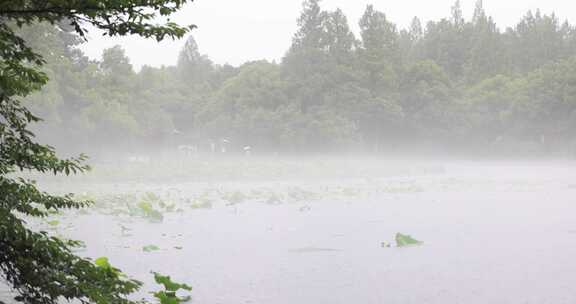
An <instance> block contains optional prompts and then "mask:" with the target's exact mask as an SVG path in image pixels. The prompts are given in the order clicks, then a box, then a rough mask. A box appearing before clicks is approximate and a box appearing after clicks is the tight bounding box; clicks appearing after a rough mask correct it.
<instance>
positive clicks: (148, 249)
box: [142, 245, 160, 252]
mask: <svg viewBox="0 0 576 304" xmlns="http://www.w3.org/2000/svg"><path fill="white" fill-rule="evenodd" d="M142 250H143V251H144V252H152V251H158V250H160V247H158V246H156V245H146V246H144V247H142Z"/></svg>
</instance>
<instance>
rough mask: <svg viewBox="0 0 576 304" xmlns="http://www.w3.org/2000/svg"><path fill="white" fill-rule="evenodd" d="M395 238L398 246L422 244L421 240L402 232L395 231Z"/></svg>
mask: <svg viewBox="0 0 576 304" xmlns="http://www.w3.org/2000/svg"><path fill="white" fill-rule="evenodd" d="M395 240H396V246H398V247H406V246H415V245H421V244H422V242H420V241H418V240H416V239H414V238H413V237H411V236H409V235H407V234H402V233H396V236H395Z"/></svg>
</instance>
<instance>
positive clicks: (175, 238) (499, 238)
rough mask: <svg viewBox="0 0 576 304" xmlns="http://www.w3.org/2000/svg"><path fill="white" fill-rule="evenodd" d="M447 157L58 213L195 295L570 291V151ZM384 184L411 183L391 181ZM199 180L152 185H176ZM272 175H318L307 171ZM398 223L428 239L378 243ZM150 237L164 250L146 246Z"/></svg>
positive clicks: (462, 297) (80, 231)
mask: <svg viewBox="0 0 576 304" xmlns="http://www.w3.org/2000/svg"><path fill="white" fill-rule="evenodd" d="M443 168H444V170H443V171H442V172H439V173H436V174H426V175H410V176H400V177H386V178H381V179H374V178H371V179H365V180H350V181H345V180H340V181H329V182H323V181H318V186H317V187H324V188H326V189H328V188H330V187H332V188H337V187H346V185H354V187H357V188H359V189H362V191H360V192H361V193H362V194H361V195H357V196H354V195H351V196H344V197H338V199H333V200H332V199H330V197H329V196H327V197H325V198H323V199H317V200H312V201H309V200H300V201H298V202H292V203H286V204H269V203H262V202H250V201H247V202H243V203H240V204H234V205H225V204H222V205H215V206H213V208H211V209H202V210H186V211H185V212H178V213H169V214H166V215H165V217H164V220H163V222H162V223H151V222H149V221H146V220H143V219H141V218H133V217H122V216H109V215H102V214H90V215H85V216H77V217H68V218H65V219H63V220H62V221H63V222H66V223H67V224H68V225H70V226H69V227H73V228H72V229H63V231H61V233H62V234H64V235H66V236H69V237H72V238H77V239H82V240H85V241H86V243H87V248H86V250H85V251H83V252H81V254H82V255H86V256H90V257H93V258H95V257H100V256H107V257H109V259H110V261H111V262H112V264H113V265H115V266H117V267H119V268H121V269H122V270H123V271H125V272H126V273H128V274H129V275H130V276H132V277H135V278H138V279H141V280H144V281H145V282H146V286H145V288H144V290H154V289H155V288H156V287H155V286H154V285H153V284H151V275H150V271H158V272H161V273H163V274H169V275H172V277H173V278H174V279H175V280H176V281H181V282H186V283H189V284H190V285H192V286H193V287H194V290H193V292H192V296H193V303H210V304H228V303H230V304H232V303H234V304H237V303H254V304H260V303H275V304H293V303H298V304H307V303H310V304H312V303H314V304H318V303H332V304H334V303H343V304H344V303H346V304H349V303H363V304H376V303H378V304H380V303H403V304H405V303H417V304H423V303H434V304H440V303H442V304H445V303H466V304H476V303H477V304H485V303H534V304H543V303H552V304H561V303H570V304H572V303H576V287H575V285H574V282H576V164H575V163H568V162H562V163H561V162H549V163H545V162H539V163H513V164H510V163H451V164H444V165H443ZM290 183H291V184H290ZM264 184H265V183H262V184H258V183H254V182H252V183H247V184H241V183H234V184H233V183H229V184H226V183H223V184H218V185H214V184H211V186H215V187H221V188H226V187H229V188H234V189H249V188H254V187H262V186H263V185H264ZM390 184H394V185H410V187H404V188H400V190H398V191H391V190H390V189H395V188H390V187H388V188H386V185H390ZM201 186H205V185H198V184H192V183H188V184H187V183H181V184H170V185H162V184H157V185H147V187H151V188H155V189H164V190H165V191H177V192H178V193H180V194H179V195H181V196H186V195H190V196H192V195H193V194H192V193H193V192H194V191H196V190H194V191H192V190H191V189H197V188H198V187H201ZM265 186H266V187H287V186H301V187H316V185H314V182H311V181H305V182H296V181H292V182H289V183H280V182H277V183H276V184H275V183H271V184H267V185H265ZM378 189H385V190H384V191H378ZM122 226H124V231H123V230H122V228H121V227H122ZM397 232H401V233H405V234H410V235H412V236H413V237H415V238H416V239H418V240H420V241H423V242H424V243H423V245H421V246H415V247H407V248H394V247H393V248H383V247H382V246H381V244H382V242H392V243H393V240H394V235H395V234H396V233H397ZM152 244H153V245H156V246H158V247H159V248H160V250H158V251H154V252H144V251H143V250H142V247H143V246H146V245H152ZM141 296H146V293H143V294H142V295H141Z"/></svg>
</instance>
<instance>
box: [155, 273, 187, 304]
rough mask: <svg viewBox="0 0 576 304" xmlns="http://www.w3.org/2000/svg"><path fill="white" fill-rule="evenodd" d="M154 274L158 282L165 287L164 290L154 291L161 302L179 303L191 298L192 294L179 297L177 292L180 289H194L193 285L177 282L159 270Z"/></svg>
mask: <svg viewBox="0 0 576 304" xmlns="http://www.w3.org/2000/svg"><path fill="white" fill-rule="evenodd" d="M153 274H154V280H155V281H156V283H157V284H160V285H162V286H163V287H164V290H161V291H157V292H155V293H153V294H154V297H155V298H156V299H158V300H159V301H160V304H179V303H183V302H187V301H189V300H190V299H191V297H190V296H186V297H179V296H178V295H177V293H178V291H179V290H185V291H192V287H190V286H188V285H186V284H182V283H176V282H174V281H172V279H171V278H170V277H169V276H164V275H161V274H159V273H157V272H153Z"/></svg>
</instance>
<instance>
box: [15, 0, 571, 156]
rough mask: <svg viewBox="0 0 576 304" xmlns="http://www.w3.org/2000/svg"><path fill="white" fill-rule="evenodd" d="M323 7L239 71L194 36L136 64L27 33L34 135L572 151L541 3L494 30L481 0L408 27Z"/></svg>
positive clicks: (561, 33) (564, 60)
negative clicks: (268, 57) (38, 54)
mask: <svg viewBox="0 0 576 304" xmlns="http://www.w3.org/2000/svg"><path fill="white" fill-rule="evenodd" d="M319 2H320V0H306V1H305V2H304V4H303V10H302V13H301V16H300V17H299V19H298V21H297V22H298V30H297V32H296V33H295V35H294V37H293V40H292V45H291V47H290V48H289V50H287V52H286V54H285V56H284V58H283V59H282V61H281V62H279V63H276V62H267V61H255V62H249V63H246V64H244V65H242V66H240V67H232V66H229V65H217V64H214V63H213V62H211V61H210V59H209V58H208V57H206V56H205V55H202V54H201V53H200V52H199V50H198V46H197V44H196V42H195V40H194V38H192V37H189V38H188V41H187V43H186V45H185V46H184V48H183V49H182V51H181V53H180V56H179V58H178V63H177V65H176V66H170V67H162V68H153V67H148V66H145V67H143V68H142V69H141V70H140V71H139V72H135V71H134V69H133V67H132V66H131V64H130V62H129V60H128V58H127V57H126V54H125V53H124V51H123V50H122V49H121V48H120V47H114V48H111V49H107V50H106V51H105V52H104V54H103V56H102V58H101V60H98V61H92V60H88V59H87V58H86V57H85V56H84V55H83V54H82V53H81V52H80V51H79V50H78V49H77V46H78V44H79V43H80V42H81V40H80V39H79V38H78V37H77V36H75V35H74V34H72V32H73V31H72V30H70V29H66V28H65V27H55V26H51V25H36V26H34V27H29V28H27V29H24V30H22V31H23V33H22V35H23V36H24V37H26V38H27V39H28V40H29V41H30V42H31V43H32V44H33V45H34V46H35V47H37V48H38V49H41V50H43V54H45V57H46V58H47V61H48V65H47V67H46V71H47V73H48V75H49V76H50V78H51V79H52V81H51V82H50V83H49V84H48V86H46V87H45V88H44V90H43V91H42V92H41V93H38V94H36V95H35V96H32V97H30V98H28V104H29V106H30V107H32V109H33V111H34V112H35V113H36V114H38V115H39V116H40V117H43V118H45V119H46V122H45V123H43V124H41V125H38V128H37V132H38V133H39V135H40V136H41V137H42V138H43V139H44V140H46V141H48V142H50V143H52V144H54V145H56V146H59V147H66V148H68V149H69V151H71V152H79V151H80V152H90V153H91V154H93V155H98V154H99V153H100V152H101V151H110V150H113V149H114V148H118V149H122V150H128V151H137V150H139V149H142V148H144V147H146V148H150V147H158V148H159V149H161V148H162V149H163V148H168V149H171V148H174V147H176V146H178V145H197V146H200V147H208V145H209V144H210V143H211V142H217V141H219V140H221V139H223V138H226V139H228V140H229V141H230V142H231V145H232V146H237V147H241V146H251V147H253V149H254V151H256V152H261V153H270V152H280V151H284V152H287V153H302V152H311V151H320V152H323V151H337V150H362V151H372V152H379V153H392V152H403V151H410V150H412V151H413V150H415V148H418V151H433V150H437V151H455V150H467V151H463V152H471V151H480V152H482V153H496V152H498V153H500V152H509V153H524V152H526V153H541V154H558V153H564V154H565V153H572V152H571V151H573V143H574V142H575V141H576V131H575V130H576V129H575V128H574V127H576V56H575V55H576V27H574V26H572V25H571V24H569V23H567V22H564V23H562V22H561V21H560V20H559V19H558V17H557V16H555V15H553V14H552V15H544V14H542V13H541V12H539V11H536V12H528V13H527V14H526V15H525V16H524V17H523V18H522V20H520V21H519V22H518V23H517V24H516V26H514V27H510V28H507V29H505V30H502V29H500V28H499V27H498V26H497V25H496V24H495V22H494V20H493V19H492V18H491V17H489V16H487V15H486V13H485V11H484V8H483V3H482V0H478V2H477V4H476V9H475V11H474V13H473V15H472V17H471V18H465V17H464V14H463V12H462V9H461V7H460V3H459V1H457V2H456V3H455V4H454V6H453V7H452V12H451V16H450V17H448V18H445V19H442V20H439V21H432V22H428V23H427V24H422V22H421V21H420V20H419V19H418V18H414V20H413V22H412V24H411V25H410V26H409V27H408V28H406V29H400V28H398V27H397V26H396V25H395V24H393V23H391V22H390V21H389V20H388V19H387V16H386V14H385V13H384V12H380V11H378V10H376V9H375V8H374V7H373V6H368V7H367V8H366V11H365V13H364V15H363V16H362V18H361V20H359V26H360V27H359V28H360V32H359V35H356V34H354V33H353V31H352V30H351V29H350V26H349V21H348V20H347V18H346V16H345V15H344V14H343V12H342V11H341V10H336V11H325V10H323V9H322V8H321V6H320V3H319ZM206 149H207V148H206ZM426 149H428V150H426Z"/></svg>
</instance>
